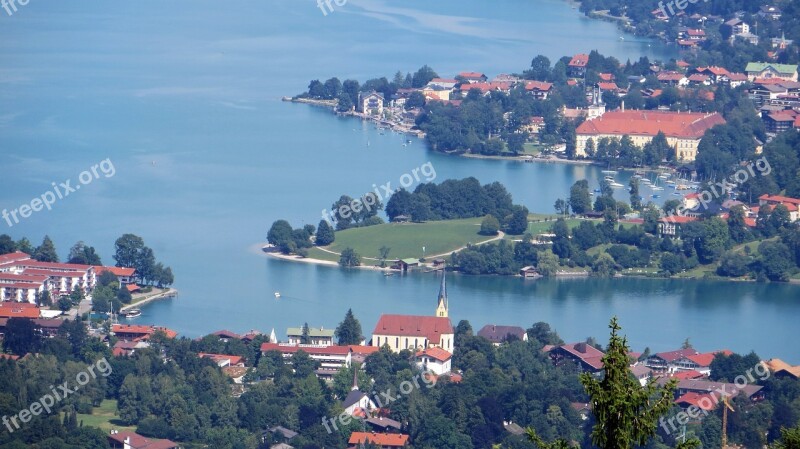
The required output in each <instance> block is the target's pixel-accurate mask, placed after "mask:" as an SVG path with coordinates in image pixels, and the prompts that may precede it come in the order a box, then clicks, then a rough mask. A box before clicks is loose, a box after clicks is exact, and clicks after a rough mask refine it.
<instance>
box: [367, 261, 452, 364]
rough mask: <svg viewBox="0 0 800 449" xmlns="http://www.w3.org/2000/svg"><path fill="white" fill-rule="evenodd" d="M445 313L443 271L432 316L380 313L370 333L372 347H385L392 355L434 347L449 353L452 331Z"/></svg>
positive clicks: (445, 298)
mask: <svg viewBox="0 0 800 449" xmlns="http://www.w3.org/2000/svg"><path fill="white" fill-rule="evenodd" d="M448 314H449V301H448V298H447V284H446V274H445V271H444V270H443V271H442V282H441V285H440V287H439V296H438V298H437V306H436V312H435V316H420V315H393V314H383V315H381V317H380V319H379V320H378V323H377V324H376V325H375V329H374V330H373V332H372V346H374V347H378V348H379V347H381V346H383V345H386V346H388V347H389V349H391V350H392V351H394V352H400V351H401V350H403V349H409V350H424V349H427V348H431V347H438V348H441V349H444V350H445V351H448V352H450V353H452V352H453V341H454V338H455V332H454V330H453V323H452V322H450V318H449V317H448Z"/></svg>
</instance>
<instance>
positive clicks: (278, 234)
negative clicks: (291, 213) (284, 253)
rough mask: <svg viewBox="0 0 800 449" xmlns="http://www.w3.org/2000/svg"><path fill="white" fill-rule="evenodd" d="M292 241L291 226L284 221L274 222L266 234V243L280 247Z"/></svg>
mask: <svg viewBox="0 0 800 449" xmlns="http://www.w3.org/2000/svg"><path fill="white" fill-rule="evenodd" d="M291 240H292V225H290V224H289V222H288V221H286V220H276V221H275V222H274V223H272V226H271V227H270V228H269V232H267V242H269V243H270V244H271V245H275V246H280V245H283V244H286V243H287V242H289V241H291Z"/></svg>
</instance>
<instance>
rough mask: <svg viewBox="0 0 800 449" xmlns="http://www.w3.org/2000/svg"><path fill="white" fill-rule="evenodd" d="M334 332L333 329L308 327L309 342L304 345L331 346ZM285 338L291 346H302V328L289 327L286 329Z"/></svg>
mask: <svg viewBox="0 0 800 449" xmlns="http://www.w3.org/2000/svg"><path fill="white" fill-rule="evenodd" d="M334 332H335V331H334V329H325V328H324V327H319V328H317V327H309V328H308V339H309V341H308V342H307V343H305V344H309V345H315V346H331V345H333V334H334ZM286 336H287V337H288V338H289V344H291V345H299V344H303V327H302V326H300V327H290V328H288V329H286Z"/></svg>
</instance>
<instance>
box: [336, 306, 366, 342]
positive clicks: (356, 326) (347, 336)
mask: <svg viewBox="0 0 800 449" xmlns="http://www.w3.org/2000/svg"><path fill="white" fill-rule="evenodd" d="M335 334H336V339H337V340H338V341H339V344H340V345H359V344H361V340H363V338H364V337H363V336H362V335H361V323H359V322H358V320H357V319H356V317H355V316H354V315H353V309H347V313H346V314H345V316H344V320H343V321H342V322H341V323H339V326H338V327H337V328H336V332H335Z"/></svg>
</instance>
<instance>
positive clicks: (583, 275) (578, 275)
mask: <svg viewBox="0 0 800 449" xmlns="http://www.w3.org/2000/svg"><path fill="white" fill-rule="evenodd" d="M261 245H262V244H253V246H252V247H251V249H257V251H258V252H259V253H261V254H264V255H266V256H268V257H274V258H276V259H280V260H284V261H288V262H299V263H306V264H313V265H322V266H328V267H337V268H342V267H339V264H338V263H336V262H332V261H330V260H322V259H315V258H313V257H300V256H298V255H294V254H288V255H287V254H280V253H279V252H276V251H264V250H263V249H262V248H263V246H261ZM426 267H427V266H426ZM349 268H357V269H362V270H371V271H374V270H378V271H383V272H388V273H403V274H408V273H425V272H427V271H425V270H408V271H407V272H403V271H401V270H395V269H392V268H389V267H384V268H381V267H379V266H377V265H363V264H362V265H359V266H357V267H349ZM427 268H429V269H434V268H432V267H427ZM458 273H459V274H462V273H460V272H458ZM470 276H472V275H470ZM475 276H502V277H511V278H520V279H523V280H540V279H544V278H543V277H536V278H531V277H524V276H522V275H520V274H513V275H498V274H487V275H483V274H480V275H475ZM591 277H592V275H591V273H590V272H588V271H582V272H567V271H564V272H563V274H556V275H555V276H553V277H552V279H587V278H591ZM613 278H615V279H616V278H633V279H657V280H676V281H712V282H746V283H755V282H756V280H755V279H740V278H730V279H728V278H723V277H713V278H705V277H700V278H695V277H678V276H669V277H663V276H653V275H647V274H631V273H617V274H616V275H614V276H613ZM775 283H776V284H786V285H800V279H789V281H788V282H775ZM122 310H123V311H124V310H125V308H123V309H122Z"/></svg>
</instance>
